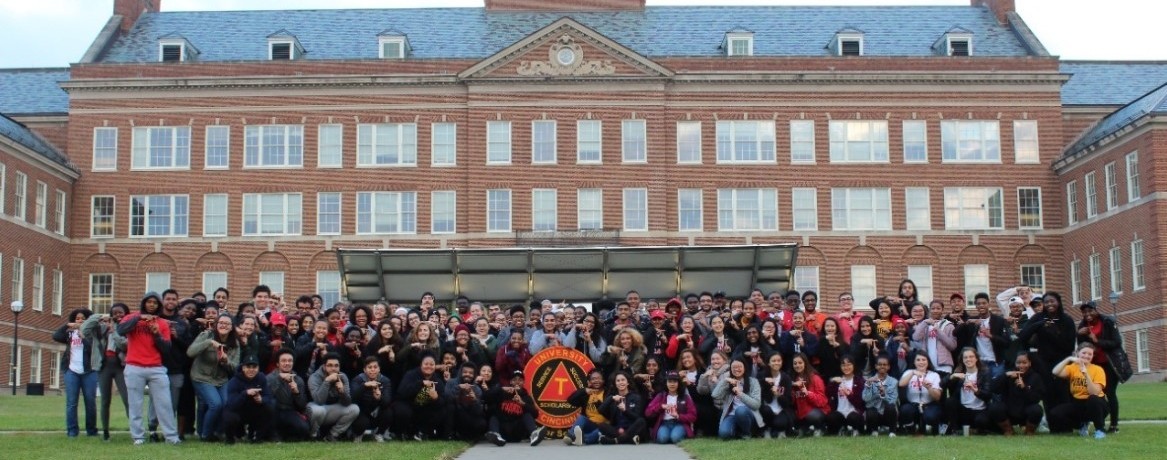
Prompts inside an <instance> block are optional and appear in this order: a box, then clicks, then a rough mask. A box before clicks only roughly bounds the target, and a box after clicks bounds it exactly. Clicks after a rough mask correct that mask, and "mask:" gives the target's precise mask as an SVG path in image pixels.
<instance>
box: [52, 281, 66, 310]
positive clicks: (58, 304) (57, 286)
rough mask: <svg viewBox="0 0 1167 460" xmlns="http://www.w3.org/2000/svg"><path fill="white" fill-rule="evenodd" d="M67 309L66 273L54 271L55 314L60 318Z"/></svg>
mask: <svg viewBox="0 0 1167 460" xmlns="http://www.w3.org/2000/svg"><path fill="white" fill-rule="evenodd" d="M64 308H65V273H64V272H62V271H60V270H53V314H54V315H57V316H60V315H61V311H62V310H64Z"/></svg>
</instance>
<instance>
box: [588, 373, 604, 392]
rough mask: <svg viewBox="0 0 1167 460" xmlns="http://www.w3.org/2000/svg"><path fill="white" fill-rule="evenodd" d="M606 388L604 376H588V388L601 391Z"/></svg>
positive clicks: (597, 374)
mask: <svg viewBox="0 0 1167 460" xmlns="http://www.w3.org/2000/svg"><path fill="white" fill-rule="evenodd" d="M603 387H604V374H601V373H599V372H593V373H591V374H588V388H592V389H600V388H603Z"/></svg>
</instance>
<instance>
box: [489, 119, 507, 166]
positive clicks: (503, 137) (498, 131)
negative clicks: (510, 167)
mask: <svg viewBox="0 0 1167 460" xmlns="http://www.w3.org/2000/svg"><path fill="white" fill-rule="evenodd" d="M510 163H511V122H509V121H488V122H486V164H510Z"/></svg>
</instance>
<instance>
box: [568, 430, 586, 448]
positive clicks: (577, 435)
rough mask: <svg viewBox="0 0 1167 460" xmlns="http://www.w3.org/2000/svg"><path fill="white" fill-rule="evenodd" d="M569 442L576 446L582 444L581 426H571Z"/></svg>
mask: <svg viewBox="0 0 1167 460" xmlns="http://www.w3.org/2000/svg"><path fill="white" fill-rule="evenodd" d="M571 434H572V437H571V443H572V444H574V445H577V446H582V445H583V438H584V436H583V428H582V427H579V426H573V427H571Z"/></svg>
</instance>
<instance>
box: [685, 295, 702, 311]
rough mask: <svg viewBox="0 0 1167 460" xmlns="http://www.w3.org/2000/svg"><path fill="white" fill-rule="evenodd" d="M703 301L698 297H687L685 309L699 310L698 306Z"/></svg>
mask: <svg viewBox="0 0 1167 460" xmlns="http://www.w3.org/2000/svg"><path fill="white" fill-rule="evenodd" d="M700 303H701V301H700V300H699V299H698V298H696V297H689V298H686V299H685V309H686V310H689V311H697V307H698V306H699V304H700Z"/></svg>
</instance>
